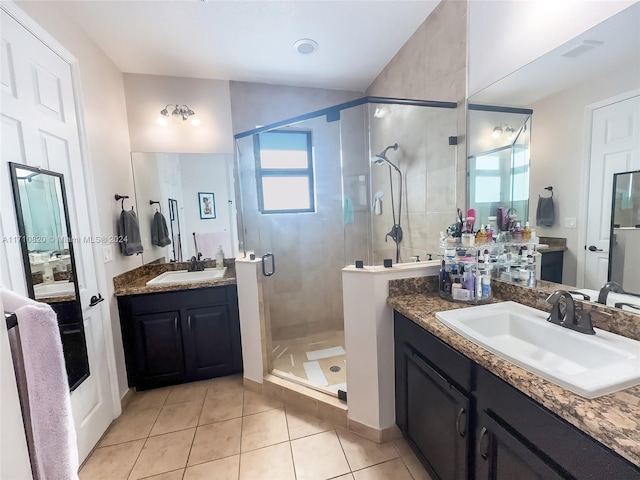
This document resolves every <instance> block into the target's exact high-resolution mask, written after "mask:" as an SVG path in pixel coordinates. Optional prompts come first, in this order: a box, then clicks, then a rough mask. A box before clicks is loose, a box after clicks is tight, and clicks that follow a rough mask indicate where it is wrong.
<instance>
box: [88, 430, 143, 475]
mask: <svg viewBox="0 0 640 480" xmlns="http://www.w3.org/2000/svg"><path fill="white" fill-rule="evenodd" d="M143 445H144V440H136V441H133V442H127V443H120V444H118V445H113V446H111V447H101V448H96V449H95V450H94V451H93V453H91V455H90V456H89V459H88V460H87V461H86V463H85V464H84V466H83V467H82V470H80V480H102V479H104V480H119V479H122V480H126V478H127V477H128V476H129V472H130V471H131V468H132V467H133V465H134V464H135V463H136V459H137V458H138V455H139V454H140V451H141V450H142V446H143Z"/></svg>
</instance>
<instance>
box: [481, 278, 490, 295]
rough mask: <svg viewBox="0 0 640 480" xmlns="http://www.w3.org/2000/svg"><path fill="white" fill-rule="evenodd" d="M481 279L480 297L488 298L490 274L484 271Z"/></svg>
mask: <svg viewBox="0 0 640 480" xmlns="http://www.w3.org/2000/svg"><path fill="white" fill-rule="evenodd" d="M481 279H482V298H489V297H490V296H491V275H489V274H488V273H485V274H484V275H482V277H481Z"/></svg>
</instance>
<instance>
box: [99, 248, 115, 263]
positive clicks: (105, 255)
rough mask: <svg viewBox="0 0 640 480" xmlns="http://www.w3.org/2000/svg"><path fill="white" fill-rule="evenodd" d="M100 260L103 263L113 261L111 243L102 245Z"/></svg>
mask: <svg viewBox="0 0 640 480" xmlns="http://www.w3.org/2000/svg"><path fill="white" fill-rule="evenodd" d="M102 261H103V262H104V263H109V262H112V261H113V247H112V246H111V245H104V246H103V247H102Z"/></svg>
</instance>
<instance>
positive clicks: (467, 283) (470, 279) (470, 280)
mask: <svg viewBox="0 0 640 480" xmlns="http://www.w3.org/2000/svg"><path fill="white" fill-rule="evenodd" d="M462 278H463V280H464V288H465V289H467V290H469V298H470V299H473V298H475V296H476V279H475V278H474V276H473V272H472V271H471V269H470V268H467V269H465V271H464V274H463V277H462Z"/></svg>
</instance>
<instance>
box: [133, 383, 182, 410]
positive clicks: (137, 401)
mask: <svg viewBox="0 0 640 480" xmlns="http://www.w3.org/2000/svg"><path fill="white" fill-rule="evenodd" d="M169 392H171V387H166V388H156V389H154V390H146V391H144V392H136V394H135V396H134V397H133V399H132V400H131V403H130V404H129V406H128V407H127V411H129V410H139V409H142V408H150V407H161V406H163V405H164V402H165V401H166V400H167V397H168V396H169Z"/></svg>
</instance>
